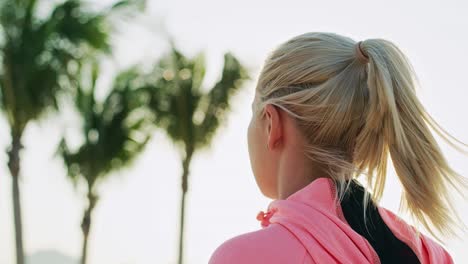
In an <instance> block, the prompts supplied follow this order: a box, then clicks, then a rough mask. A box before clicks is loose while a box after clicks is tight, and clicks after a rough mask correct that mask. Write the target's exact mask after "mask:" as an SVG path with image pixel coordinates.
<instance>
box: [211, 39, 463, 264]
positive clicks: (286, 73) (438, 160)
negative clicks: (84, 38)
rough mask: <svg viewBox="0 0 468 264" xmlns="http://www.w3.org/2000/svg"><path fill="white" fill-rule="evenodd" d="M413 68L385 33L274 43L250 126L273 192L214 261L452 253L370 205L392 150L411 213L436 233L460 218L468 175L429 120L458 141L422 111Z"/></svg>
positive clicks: (263, 185)
mask: <svg viewBox="0 0 468 264" xmlns="http://www.w3.org/2000/svg"><path fill="white" fill-rule="evenodd" d="M414 76H415V75H414V74H413V71H412V68H411V66H410V64H409V62H408V60H407V59H406V57H405V56H404V55H403V54H402V52H401V51H400V50H399V49H398V48H397V47H396V46H395V45H394V44H392V43H391V42H389V41H386V40H382V39H369V40H365V41H362V42H358V43H356V42H355V41H353V40H352V39H350V38H347V37H343V36H340V35H337V34H331V33H306V34H303V35H300V36H297V37H294V38H293V39H291V40H289V41H287V42H285V43H284V44H282V45H280V46H279V47H278V48H277V49H276V50H275V51H274V52H273V53H272V54H271V55H270V56H269V57H268V58H267V60H266V62H265V65H264V67H263V69H262V71H261V73H260V76H259V79H258V85H257V88H256V96H255V99H254V102H253V104H252V112H253V115H252V120H251V122H250V125H249V129H248V145H249V154H250V161H251V165H252V170H253V173H254V175H255V179H256V182H257V185H258V186H259V188H260V190H261V192H262V193H263V194H264V195H265V196H267V197H269V198H271V199H274V201H273V202H272V203H271V204H270V205H269V207H268V211H267V212H266V213H263V212H261V213H260V214H259V215H258V217H257V219H258V220H259V221H261V224H262V226H263V229H261V230H259V231H256V232H251V233H247V234H244V235H241V236H238V237H235V238H233V239H230V240H228V241H226V242H225V243H223V244H222V245H221V246H220V247H219V248H218V249H217V250H216V251H215V252H214V254H213V255H212V257H211V259H210V263H211V264H221V263H222V264H226V263H288V264H294V263H301V264H302V263H304V264H305V263H437V264H440V263H453V261H452V259H451V257H450V255H449V254H448V253H447V251H446V250H445V249H444V248H443V247H442V246H440V245H439V244H438V243H436V242H434V241H433V240H432V239H430V238H429V237H427V236H425V235H423V234H420V233H419V232H418V230H417V229H416V228H414V227H413V226H410V225H408V224H407V223H405V222H404V221H403V220H401V219H400V218H399V217H397V216H396V215H395V214H393V213H392V212H390V211H388V210H387V209H384V208H382V207H380V206H379V205H378V201H379V199H380V198H381V196H382V193H383V189H384V184H385V179H386V172H387V161H388V158H391V161H392V164H393V167H394V169H395V171H396V174H397V176H398V178H399V180H400V182H401V184H402V187H403V197H402V205H404V207H405V208H406V209H407V210H408V211H409V213H410V214H411V215H412V216H413V217H414V218H415V219H416V220H417V221H418V222H419V223H421V224H422V225H423V226H424V227H426V228H427V230H429V232H431V233H432V235H434V236H435V237H436V238H440V237H439V236H438V235H437V234H436V232H439V233H440V234H442V235H450V234H454V233H455V231H456V228H457V223H461V221H459V219H458V218H457V216H456V214H455V213H454V212H453V211H452V209H451V206H450V205H451V204H450V197H449V193H450V191H451V188H452V187H453V188H455V189H456V190H458V191H459V192H463V191H464V190H466V189H464V188H466V187H467V182H466V179H465V178H463V177H462V176H460V175H458V174H457V173H456V172H454V171H453V170H452V169H451V168H450V166H449V165H448V164H447V161H446V160H445V158H444V156H443V155H442V152H441V151H440V149H439V147H438V145H437V143H436V141H435V140H434V137H433V135H432V134H431V129H432V130H433V131H435V132H437V133H438V134H439V135H440V136H442V138H444V139H446V140H447V141H448V142H450V143H452V146H455V147H456V143H460V144H463V143H461V142H459V141H457V140H456V139H454V138H453V137H451V136H450V135H448V134H447V133H446V132H445V131H443V130H442V129H441V128H440V127H439V126H438V125H437V123H436V122H435V121H434V120H433V119H432V118H431V117H430V116H429V114H428V113H427V112H426V111H425V110H424V107H423V106H422V105H421V103H420V101H419V100H418V99H417V97H416V95H415V77H414ZM465 146H466V145H465ZM358 177H361V178H363V180H364V181H363V182H365V183H366V187H364V186H362V185H361V184H360V183H359V182H358V181H357V180H356V179H357V178H358ZM458 227H460V225H458Z"/></svg>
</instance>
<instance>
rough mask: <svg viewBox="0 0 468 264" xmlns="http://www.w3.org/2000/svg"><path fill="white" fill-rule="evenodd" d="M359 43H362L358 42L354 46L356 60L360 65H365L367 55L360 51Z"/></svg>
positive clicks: (367, 60) (367, 59)
mask: <svg viewBox="0 0 468 264" xmlns="http://www.w3.org/2000/svg"><path fill="white" fill-rule="evenodd" d="M361 43H362V41H359V42H358V43H357V44H356V48H355V50H356V58H357V59H358V61H360V62H361V63H363V64H367V63H368V62H369V57H368V56H367V55H365V54H364V52H363V51H362V48H361Z"/></svg>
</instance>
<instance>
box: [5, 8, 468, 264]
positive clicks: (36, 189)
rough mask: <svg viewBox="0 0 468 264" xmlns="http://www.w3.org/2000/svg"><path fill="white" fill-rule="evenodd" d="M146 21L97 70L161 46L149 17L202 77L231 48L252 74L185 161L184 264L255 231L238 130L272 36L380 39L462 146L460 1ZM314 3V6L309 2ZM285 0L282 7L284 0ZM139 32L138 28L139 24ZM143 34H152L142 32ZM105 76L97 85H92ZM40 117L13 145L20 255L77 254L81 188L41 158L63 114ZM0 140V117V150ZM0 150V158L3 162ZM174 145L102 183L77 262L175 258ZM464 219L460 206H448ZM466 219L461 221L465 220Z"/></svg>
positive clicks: (254, 192) (157, 144) (463, 32)
mask: <svg viewBox="0 0 468 264" xmlns="http://www.w3.org/2000/svg"><path fill="white" fill-rule="evenodd" d="M149 2H150V6H149V9H148V12H147V13H148V16H147V17H146V18H145V19H143V21H144V23H145V25H146V26H145V27H146V29H142V28H141V27H140V28H138V27H128V28H127V27H126V28H123V29H122V30H121V31H122V32H121V33H122V37H119V38H117V39H116V41H117V49H116V57H117V59H116V60H115V61H114V62H109V63H108V64H109V65H108V66H109V68H108V69H109V70H107V72H106V75H109V73H110V72H112V69H113V68H115V67H117V68H122V67H125V66H128V65H130V64H133V63H136V62H146V63H151V62H152V61H153V59H155V58H157V57H158V56H160V55H161V54H162V53H163V52H164V51H165V50H166V47H167V44H166V42H165V41H164V40H163V39H162V37H161V33H162V30H161V23H160V22H158V21H164V26H163V27H165V28H166V29H167V31H168V32H170V33H171V35H172V36H173V37H174V38H175V41H176V43H177V45H178V47H179V48H180V49H181V50H182V51H185V52H186V54H188V55H193V54H196V53H197V52H199V51H205V52H206V54H207V62H208V80H207V84H208V85H210V84H212V83H213V81H215V80H216V78H217V76H218V74H219V71H220V69H221V65H222V54H223V53H224V52H225V51H228V50H229V51H232V52H234V53H235V55H236V56H238V57H239V58H240V60H241V61H242V62H243V63H244V64H246V65H248V67H249V68H250V69H251V70H252V78H253V81H252V82H250V83H248V84H247V85H246V87H245V89H244V90H243V91H242V92H241V93H240V94H239V95H238V96H237V97H236V98H235V102H234V106H233V111H232V114H231V115H230V116H229V120H228V122H227V123H226V125H225V126H224V127H223V128H221V129H220V130H219V131H218V134H217V136H216V138H215V140H214V143H213V146H212V148H211V149H209V150H206V151H203V152H200V153H198V154H197V155H196V157H195V159H194V160H193V163H192V167H191V175H190V191H189V194H188V202H187V214H186V215H187V225H186V230H187V232H186V251H185V252H186V258H185V259H186V260H187V261H186V263H188V264H196V263H206V262H207V261H208V258H209V256H210V254H211V253H212V252H213V250H214V249H215V248H216V247H217V246H218V245H219V244H221V243H222V242H223V241H225V240H226V239H228V238H230V237H232V236H235V235H238V234H241V233H245V232H248V231H253V230H256V229H258V228H260V226H259V224H258V222H257V221H256V220H255V216H256V214H257V212H258V211H260V210H264V209H266V207H267V205H268V203H269V200H268V199H266V198H264V197H262V195H261V193H260V192H259V190H258V189H257V186H256V184H255V181H254V179H253V175H252V172H251V170H250V164H249V159H248V153H247V141H246V129H247V126H248V122H249V119H250V114H251V112H250V103H251V100H252V98H253V90H254V85H255V80H256V78H257V75H258V70H259V68H260V67H261V65H262V62H263V60H264V59H265V57H266V54H267V53H268V52H269V51H271V50H272V49H273V48H274V47H275V46H276V45H278V44H279V43H281V42H283V41H285V40H287V39H289V38H290V37H293V36H295V35H298V34H301V33H304V32H309V31H328V32H336V33H339V34H343V35H347V36H350V37H352V38H354V39H356V40H364V39H366V38H386V39H389V40H391V41H393V42H395V43H396V44H397V45H398V46H399V47H400V48H401V49H402V50H403V51H404V52H405V53H406V54H407V55H408V57H409V58H410V60H411V61H412V62H413V64H414V67H415V69H416V72H417V73H418V76H419V79H420V82H421V86H422V89H421V90H420V92H419V94H420V98H421V100H422V101H423V103H424V105H425V106H426V107H427V109H428V110H429V112H430V113H431V114H432V115H433V116H434V117H435V119H436V120H438V121H439V122H440V124H441V125H442V126H443V127H445V128H446V129H447V130H448V131H449V132H451V133H452V134H453V135H454V136H456V137H458V138H459V139H461V140H462V141H464V142H468V119H467V118H466V115H467V114H468V105H467V103H466V98H468V85H467V82H466V75H467V72H466V71H467V66H466V62H467V61H468V49H467V48H466V47H468V30H467V28H468V17H467V16H466V14H467V13H468V4H467V2H466V1H463V0H446V1H443V2H442V1H428V0H426V1H422V0H419V1H403V0H399V1H395V0H393V1H385V2H384V1H370V0H369V1H337V0H333V1H332V0H330V1H298V0H290V1H287V2H285V1H266V0H262V1H248V0H237V1H215V0H200V1H181V0H171V1H165V2H157V1H151V0H150V1H149ZM314 2H315V3H316V4H314ZM286 3H287V5H285V4H286ZM148 29H150V30H148ZM150 31H151V32H152V33H151V32H150ZM148 34H153V35H148ZM103 83H105V81H104V82H103ZM58 122H59V121H58V119H57V118H55V119H48V120H47V121H45V122H42V123H41V124H40V125H37V124H33V125H31V126H30V127H28V129H27V131H26V135H25V137H24V145H25V147H26V150H25V151H24V152H23V153H22V156H21V158H22V176H23V178H22V181H21V191H22V205H23V210H22V212H23V222H24V233H25V236H24V241H25V246H26V251H27V252H28V253H33V252H37V251H40V250H46V249H55V250H58V251H60V252H62V253H65V254H67V255H70V256H73V257H76V258H78V257H79V255H80V250H81V242H82V237H81V231H80V228H79V226H80V221H81V217H82V213H83V208H84V202H83V199H82V198H83V197H82V192H80V191H77V190H76V188H74V186H73V185H72V184H71V183H70V182H69V181H67V179H66V177H65V170H64V168H63V165H62V163H61V162H60V160H58V159H57V158H54V157H53V154H54V151H55V148H56V146H57V144H58V140H59V138H60V135H61V134H62V132H63V131H69V130H70V129H72V128H75V127H76V126H77V124H76V122H75V121H74V120H73V119H69V120H68V121H66V122H65V123H63V122H62V123H58ZM8 144H9V137H8V129H7V126H6V123H5V120H4V119H0V148H1V149H2V150H4V149H6V148H7V146H8ZM442 148H443V150H444V152H445V153H446V154H447V157H448V159H449V161H450V163H451V164H452V165H453V167H454V168H455V169H456V170H458V171H459V172H460V173H461V174H462V175H465V176H468V162H467V161H468V157H467V156H463V155H462V154H459V153H457V152H456V151H454V150H451V149H449V148H448V147H446V146H445V145H443V146H442ZM6 161H7V158H6V155H5V153H4V152H3V151H2V152H1V153H0V164H5V165H6ZM180 174H181V169H180V160H179V156H178V153H177V152H176V151H175V149H174V148H173V146H172V145H171V144H170V143H169V142H168V140H167V139H166V138H165V136H164V134H162V133H157V134H156V136H155V137H154V139H153V140H152V141H151V143H150V144H149V146H148V147H147V150H146V152H145V153H144V154H143V155H142V156H141V157H140V158H139V159H138V161H137V162H136V163H135V165H134V166H133V167H132V168H130V169H127V170H125V171H121V172H120V173H117V174H114V175H111V177H109V179H108V181H106V182H105V183H103V184H102V186H101V187H102V188H101V192H100V194H101V200H100V202H99V204H98V207H97V208H96V210H95V214H94V222H93V227H92V233H91V239H90V253H89V255H90V257H89V260H90V261H89V264H102V263H112V264H114V263H115V264H146V263H175V261H176V259H177V257H176V253H177V236H178V221H179V218H178V212H179V195H180ZM388 185H389V186H388V187H390V188H388V189H387V192H386V193H385V196H384V199H383V201H382V204H383V205H384V206H385V207H388V208H390V209H392V210H394V211H396V210H397V208H398V202H399V192H398V190H399V189H398V184H397V182H396V177H395V176H394V175H391V176H390V177H389V183H388ZM10 189H11V180H10V176H9V172H8V171H7V168H6V166H1V167H0V219H1V220H0V264H11V263H13V260H14V247H13V245H14V233H13V217H12V205H11V204H12V203H11V191H10ZM457 206H458V208H459V210H462V211H463V213H462V217H463V218H464V219H468V213H467V209H468V208H467V204H466V201H465V202H458V204H457ZM465 221H466V220H465ZM467 244H468V238H466V237H464V238H463V239H461V240H453V239H452V240H449V241H447V247H448V249H449V251H450V252H451V253H452V255H453V256H454V259H455V262H456V263H465V262H467V261H468V253H467V252H466V249H464V248H463V245H465V246H466V245H467Z"/></svg>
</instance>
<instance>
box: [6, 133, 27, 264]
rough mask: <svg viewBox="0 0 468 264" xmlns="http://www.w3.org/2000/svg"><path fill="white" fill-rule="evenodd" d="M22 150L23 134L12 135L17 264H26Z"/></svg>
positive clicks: (9, 152)
mask: <svg viewBox="0 0 468 264" xmlns="http://www.w3.org/2000/svg"><path fill="white" fill-rule="evenodd" d="M21 148H22V145H21V133H12V142H11V147H10V149H9V150H8V168H9V170H10V173H11V177H12V196H13V197H12V198H13V216H14V222H15V243H16V263H17V264H24V250H23V227H22V224H21V223H22V222H21V201H20V190H19V172H20V157H19V152H20V150H21Z"/></svg>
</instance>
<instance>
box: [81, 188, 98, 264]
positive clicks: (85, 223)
mask: <svg viewBox="0 0 468 264" xmlns="http://www.w3.org/2000/svg"><path fill="white" fill-rule="evenodd" d="M96 202H97V196H95V195H94V194H92V193H88V209H86V211H85V213H84V215H83V220H82V222H81V231H82V232H83V248H82V251H81V264H86V261H87V257H88V238H89V231H90V229H91V215H92V213H93V209H94V207H95V206H96Z"/></svg>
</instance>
